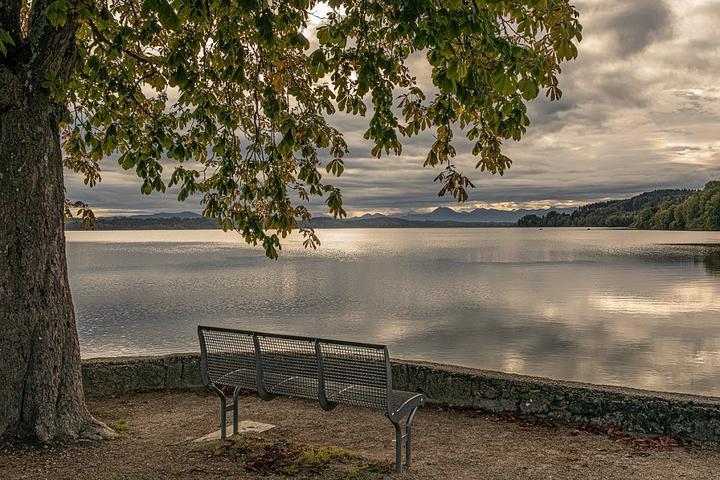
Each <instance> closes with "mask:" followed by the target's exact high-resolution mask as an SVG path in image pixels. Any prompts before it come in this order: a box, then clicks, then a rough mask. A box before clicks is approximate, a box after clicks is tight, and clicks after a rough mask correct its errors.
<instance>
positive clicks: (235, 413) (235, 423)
mask: <svg viewBox="0 0 720 480" xmlns="http://www.w3.org/2000/svg"><path fill="white" fill-rule="evenodd" d="M239 396H240V388H239V387H238V388H236V389H235V391H234V392H233V404H232V416H233V417H232V418H233V435H237V433H238V398H239Z"/></svg>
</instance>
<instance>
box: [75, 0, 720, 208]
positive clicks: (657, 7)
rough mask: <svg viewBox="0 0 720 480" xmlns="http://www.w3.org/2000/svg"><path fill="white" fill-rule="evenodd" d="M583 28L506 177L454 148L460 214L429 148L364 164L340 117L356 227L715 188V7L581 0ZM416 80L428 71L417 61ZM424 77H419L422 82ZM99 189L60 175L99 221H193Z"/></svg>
mask: <svg viewBox="0 0 720 480" xmlns="http://www.w3.org/2000/svg"><path fill="white" fill-rule="evenodd" d="M575 5H576V6H577V8H578V10H579V11H580V20H581V23H582V24H583V41H582V42H581V44H580V46H579V55H578V58H577V59H576V60H574V61H572V62H567V63H564V64H563V71H562V74H561V76H560V86H561V89H562V90H563V97H562V99H561V100H560V101H557V102H550V101H548V100H546V99H544V98H540V97H539V98H538V99H537V100H535V101H533V102H531V104H530V106H529V117H530V120H531V125H530V127H529V128H528V132H527V134H526V135H525V137H524V138H523V140H522V141H521V142H519V143H517V142H512V141H510V142H508V143H507V144H506V153H507V154H508V155H509V156H510V157H511V158H512V159H513V166H512V167H511V168H510V170H508V171H507V172H506V173H505V175H504V176H502V177H501V176H497V175H496V176H493V175H491V174H488V173H481V172H480V171H475V170H474V165H475V163H476V162H477V159H476V158H475V157H473V156H472V154H471V153H470V149H469V148H467V149H463V148H460V145H458V158H457V159H456V161H455V164H456V165H457V166H458V167H460V169H461V170H462V171H464V172H465V173H466V174H468V175H469V177H470V178H471V179H472V181H473V182H474V183H475V185H476V187H477V188H475V189H474V190H472V191H471V192H470V199H469V200H468V201H467V202H465V203H464V204H457V203H455V202H454V201H453V199H452V198H451V197H443V198H440V197H438V196H437V192H438V190H439V188H440V185H439V184H437V183H434V182H433V179H434V178H435V176H436V175H437V173H438V171H437V170H433V169H430V168H423V167H422V163H423V160H424V158H425V155H426V153H427V151H428V149H429V146H430V143H431V139H430V137H429V136H428V135H420V136H418V137H413V138H412V139H410V140H408V139H404V140H403V145H404V148H403V153H402V155H401V156H399V157H396V156H389V157H388V156H384V157H382V158H380V159H376V158H374V157H372V156H371V155H370V148H371V146H370V144H369V143H368V142H366V141H365V140H363V139H362V134H363V133H364V131H365V129H366V128H367V126H366V125H367V123H366V122H367V117H365V118H363V117H339V118H337V119H336V123H337V124H338V125H339V126H340V128H341V130H342V131H343V132H344V133H345V138H346V140H347V142H348V144H349V146H350V154H349V155H348V156H347V157H346V160H345V165H346V170H345V173H344V174H343V176H342V177H341V178H340V179H338V180H336V181H334V184H335V185H336V186H338V187H340V188H342V191H343V198H344V202H345V209H346V210H347V211H348V213H349V214H350V215H351V216H352V215H360V214H363V213H368V212H381V213H396V212H405V211H408V210H418V211H424V210H430V209H433V208H435V207H438V206H450V207H453V208H456V209H472V208H477V207H485V208H500V209H506V210H507V209H514V208H548V207H571V206H576V205H580V204H584V203H588V202H593V201H598V200H607V199H614V198H627V197H629V196H632V195H634V194H638V193H641V192H644V191H649V190H654V189H658V188H700V187H702V186H703V185H704V184H705V183H706V182H707V181H709V180H711V179H718V178H720V32H718V27H719V26H720V0H682V1H673V2H670V1H662V0H632V1H626V2H619V1H617V0H577V1H576V2H575ZM414 68H417V69H420V71H421V73H422V69H423V68H425V69H426V71H429V70H427V69H428V68H429V67H426V66H425V65H424V64H423V62H422V61H417V62H415V64H414ZM420 76H422V74H421V75H420ZM102 168H103V179H102V182H101V183H100V184H99V185H98V186H96V187H95V188H93V189H88V188H87V187H85V186H84V185H83V183H82V179H81V178H80V177H79V176H78V175H76V174H73V173H70V172H67V173H66V180H65V184H66V188H67V196H68V198H69V199H71V200H83V201H85V202H86V203H88V204H89V205H90V206H91V207H92V208H93V209H94V210H95V212H96V214H99V215H127V214H137V213H152V212H160V211H164V212H172V211H186V210H189V211H200V209H201V207H200V205H199V201H197V200H187V201H186V202H184V203H178V201H177V198H176V193H175V192H173V191H172V190H168V192H167V193H166V194H164V195H162V194H153V195H151V196H145V195H141V194H140V182H139V181H138V179H137V177H135V175H134V173H133V172H124V171H123V170H122V169H121V168H120V167H119V166H118V165H117V164H116V162H115V161H114V160H113V159H111V158H110V159H106V160H105V161H103V162H102Z"/></svg>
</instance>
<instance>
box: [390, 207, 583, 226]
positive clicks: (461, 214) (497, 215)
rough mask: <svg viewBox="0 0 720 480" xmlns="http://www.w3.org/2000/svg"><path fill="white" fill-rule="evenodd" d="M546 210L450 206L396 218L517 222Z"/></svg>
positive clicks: (560, 210) (548, 210)
mask: <svg viewBox="0 0 720 480" xmlns="http://www.w3.org/2000/svg"><path fill="white" fill-rule="evenodd" d="M550 211H551V210H550V209H545V210H527V209H518V210H497V209H494V208H476V209H475V210H470V211H462V210H460V211H457V210H453V209H452V208H448V207H438V208H436V209H435V210H433V211H432V212H430V213H416V212H413V213H409V214H406V215H396V216H395V217H396V218H404V219H406V220H415V221H428V220H432V221H453V222H471V223H515V222H517V221H518V220H519V219H520V218H522V217H524V216H525V215H545V214H546V213H548V212H550ZM556 211H559V212H567V213H569V212H572V211H573V209H558V210H556Z"/></svg>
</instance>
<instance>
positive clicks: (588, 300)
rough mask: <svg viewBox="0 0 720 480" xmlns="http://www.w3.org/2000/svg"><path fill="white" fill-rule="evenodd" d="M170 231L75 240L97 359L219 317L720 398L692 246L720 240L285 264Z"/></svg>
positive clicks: (373, 244) (410, 245)
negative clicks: (713, 395) (712, 395)
mask: <svg viewBox="0 0 720 480" xmlns="http://www.w3.org/2000/svg"><path fill="white" fill-rule="evenodd" d="M169 233H170V235H168V232H69V245H68V251H69V260H70V267H71V281H72V284H73V285H72V286H73V289H74V290H73V291H74V296H75V304H76V309H77V313H78V323H79V333H80V337H81V344H82V349H83V355H84V356H85V357H89V356H98V355H126V354H142V353H146V354H147V353H166V352H174V351H192V350H196V348H197V347H196V339H195V326H196V325H197V324H198V323H209V324H215V325H226V326H233V327H238V328H251V329H259V330H271V331H279V332H286V333H297V334H304V335H321V336H327V337H339V338H347V339H356V340H365V341H373V342H382V343H387V344H389V345H390V348H391V352H392V353H393V354H394V355H395V356H397V357H405V358H418V359H426V360H431V361H436V362H445V363H454V364H461V365H467V366H472V367H479V368H486V369H494V370H502V371H507V372H515V373H524V374H530V375H542V376H548V377H554V378H563V379H572V380H580V381H588V382H594V383H611V384H623V385H631V386H635V387H641V388H653V389H663V390H675V391H686V392H696V393H706V394H720V368H719V367H720V355H719V354H718V352H720V322H719V321H718V319H720V316H718V313H719V312H720V284H719V283H718V279H717V277H716V274H717V273H718V272H719V271H720V250H719V249H717V248H715V249H713V247H708V246H707V245H705V246H701V247H697V246H688V245H680V244H687V243H697V244H710V243H715V244H717V243H718V242H719V241H720V234H717V233H702V232H634V231H609V230H592V231H586V230H573V229H559V230H550V229H546V230H543V231H537V230H519V229H477V230H470V229H468V230H465V229H463V230H347V231H341V230H333V231H324V232H321V238H322V240H323V247H322V248H321V250H319V251H317V252H314V253H313V252H305V251H303V250H302V248H301V247H300V245H299V241H298V240H291V242H290V244H288V246H287V247H286V248H285V249H284V256H283V257H282V258H281V259H280V260H279V261H278V262H270V261H268V260H266V259H264V258H263V257H262V255H261V254H260V253H259V252H258V251H257V250H253V249H251V248H248V247H246V246H244V245H242V244H241V243H240V242H239V241H238V239H237V237H235V236H234V235H231V234H223V233H222V232H214V231H213V232H198V231H193V232H169ZM699 249H700V250H699Z"/></svg>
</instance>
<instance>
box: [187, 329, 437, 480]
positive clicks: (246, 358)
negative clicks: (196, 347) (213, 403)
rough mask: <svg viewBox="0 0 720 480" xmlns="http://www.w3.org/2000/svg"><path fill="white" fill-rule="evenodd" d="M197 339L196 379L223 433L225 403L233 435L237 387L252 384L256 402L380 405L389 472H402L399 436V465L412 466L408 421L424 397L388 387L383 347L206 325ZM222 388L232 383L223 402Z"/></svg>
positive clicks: (410, 422) (325, 407)
mask: <svg viewBox="0 0 720 480" xmlns="http://www.w3.org/2000/svg"><path fill="white" fill-rule="evenodd" d="M198 337H199V339H200V355H201V373H202V377H203V381H204V382H205V384H206V385H207V386H208V387H209V388H210V389H211V390H212V391H213V392H215V393H216V394H217V395H218V396H219V397H220V433H221V437H222V438H225V437H226V435H227V432H226V426H225V425H226V422H227V409H228V407H229V408H231V409H232V424H233V434H235V433H237V429H238V395H239V392H240V390H241V389H251V390H254V391H256V392H257V393H258V395H259V396H260V398H262V399H263V400H272V399H273V398H274V397H275V396H276V395H289V396H293V397H301V398H307V399H312V400H317V401H318V402H319V403H320V406H321V407H322V408H323V410H327V411H329V410H332V409H333V408H335V407H336V406H337V405H338V404H341V403H342V404H345V405H353V406H357V407H366V408H372V409H376V410H381V411H382V412H383V413H384V414H385V416H386V417H388V419H390V421H391V422H392V424H393V426H394V427H395V471H396V472H400V471H401V470H402V444H403V440H404V442H405V465H406V466H408V467H409V466H410V465H411V463H412V425H413V419H414V418H415V412H417V409H418V407H421V406H422V405H423V404H424V402H425V396H424V395H422V394H419V393H413V392H404V391H401V390H393V387H392V369H391V367H390V356H389V354H388V349H387V346H385V345H373V344H369V343H355V342H345V341H341V340H327V339H323V338H309V337H298V336H292V335H276V334H272V333H261V332H253V331H246V330H233V329H229V328H217V327H205V326H199V327H198ZM222 387H231V388H233V389H234V392H233V401H232V403H231V404H229V405H228V401H227V399H226V397H225V393H224V392H223V390H222ZM403 419H405V434H403V433H402V425H401V422H402V420H403Z"/></svg>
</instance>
